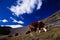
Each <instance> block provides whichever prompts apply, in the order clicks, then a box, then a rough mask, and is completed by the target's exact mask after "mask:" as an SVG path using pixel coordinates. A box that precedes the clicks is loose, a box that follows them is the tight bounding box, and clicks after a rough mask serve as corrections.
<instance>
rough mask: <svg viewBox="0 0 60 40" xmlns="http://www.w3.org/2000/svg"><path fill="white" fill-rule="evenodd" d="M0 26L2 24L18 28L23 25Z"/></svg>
mask: <svg viewBox="0 0 60 40" xmlns="http://www.w3.org/2000/svg"><path fill="white" fill-rule="evenodd" d="M1 26H2V27H3V26H9V27H12V28H19V27H23V26H22V25H1Z"/></svg>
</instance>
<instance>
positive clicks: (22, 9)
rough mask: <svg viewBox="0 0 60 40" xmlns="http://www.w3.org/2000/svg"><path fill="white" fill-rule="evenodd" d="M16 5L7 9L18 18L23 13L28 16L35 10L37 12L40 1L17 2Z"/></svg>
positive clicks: (24, 0)
mask: <svg viewBox="0 0 60 40" xmlns="http://www.w3.org/2000/svg"><path fill="white" fill-rule="evenodd" d="M16 3H17V5H16V6H14V5H11V7H10V8H9V9H10V10H11V12H13V13H12V14H15V15H17V16H19V15H22V14H25V13H27V14H30V13H32V12H33V10H34V9H35V8H36V9H37V10H39V9H40V8H41V5H42V0H17V1H16ZM36 5H37V7H36Z"/></svg>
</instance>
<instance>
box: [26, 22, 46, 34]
mask: <svg viewBox="0 0 60 40" xmlns="http://www.w3.org/2000/svg"><path fill="white" fill-rule="evenodd" d="M29 28H30V30H29V31H27V32H26V34H28V33H31V32H37V31H38V32H39V33H40V32H41V30H44V31H45V32H46V31H47V29H46V25H45V23H43V22H42V21H37V22H33V23H32V24H30V25H29Z"/></svg>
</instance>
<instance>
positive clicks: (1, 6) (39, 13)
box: [0, 0, 60, 26]
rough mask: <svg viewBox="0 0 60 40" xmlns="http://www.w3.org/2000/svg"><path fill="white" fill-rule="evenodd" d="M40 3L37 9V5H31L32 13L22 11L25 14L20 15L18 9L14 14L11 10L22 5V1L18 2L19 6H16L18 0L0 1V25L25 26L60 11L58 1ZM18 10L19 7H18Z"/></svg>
mask: <svg viewBox="0 0 60 40" xmlns="http://www.w3.org/2000/svg"><path fill="white" fill-rule="evenodd" d="M23 1H24V0H23ZM25 1H27V0H25ZM36 1H37V0H36ZM38 1H39V0H38ZM40 1H41V0H40ZM31 2H32V1H31ZM31 2H30V3H31ZM33 2H34V1H33ZM41 2H42V3H41ZM41 2H39V3H40V4H41V5H40V7H39V9H38V5H37V4H38V3H37V2H34V3H36V4H35V6H33V5H32V8H31V10H33V11H29V12H28V10H26V12H25V11H24V12H25V13H24V12H21V13H20V11H19V10H20V9H17V10H18V11H17V10H16V11H17V12H15V10H13V11H12V8H14V7H15V8H16V7H17V6H18V5H20V4H22V1H20V4H18V3H19V1H18V0H0V25H20V26H27V25H29V24H30V23H32V22H35V21H38V20H42V19H44V18H46V17H48V16H50V15H52V14H53V13H55V12H56V11H58V10H60V0H42V1H41ZM30 3H29V4H30ZM12 6H14V7H12ZM23 6H24V5H23ZM18 8H21V7H20V6H18ZM28 8H29V6H28ZM22 9H23V8H22ZM22 11H23V10H22Z"/></svg>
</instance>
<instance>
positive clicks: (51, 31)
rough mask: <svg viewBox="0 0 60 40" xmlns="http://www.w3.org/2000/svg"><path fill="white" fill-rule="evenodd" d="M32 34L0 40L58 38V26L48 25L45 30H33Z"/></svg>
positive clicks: (59, 37)
mask: <svg viewBox="0 0 60 40" xmlns="http://www.w3.org/2000/svg"><path fill="white" fill-rule="evenodd" d="M32 34H33V36H31V35H30V34H23V35H17V36H12V37H11V36H10V37H6V38H4V39H1V40H60V27H49V28H48V31H47V32H43V31H42V32H41V33H35V32H33V33H32Z"/></svg>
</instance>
